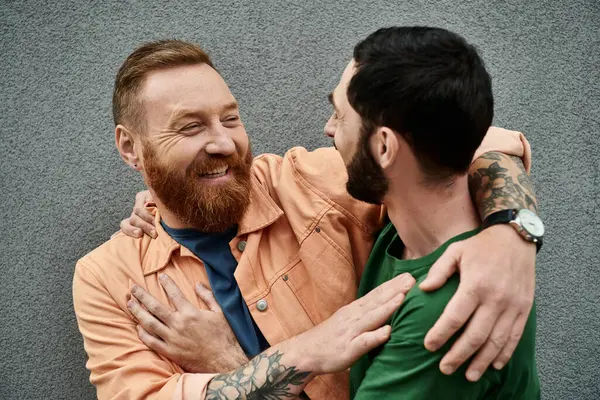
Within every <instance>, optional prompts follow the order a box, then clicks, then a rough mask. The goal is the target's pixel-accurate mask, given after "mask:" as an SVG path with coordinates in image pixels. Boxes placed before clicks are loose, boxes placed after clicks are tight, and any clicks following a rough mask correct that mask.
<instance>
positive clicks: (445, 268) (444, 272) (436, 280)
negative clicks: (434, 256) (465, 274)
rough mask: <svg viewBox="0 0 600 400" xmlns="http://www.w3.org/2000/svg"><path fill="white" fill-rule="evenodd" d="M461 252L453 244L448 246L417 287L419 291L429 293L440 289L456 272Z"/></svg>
mask: <svg viewBox="0 0 600 400" xmlns="http://www.w3.org/2000/svg"><path fill="white" fill-rule="evenodd" d="M461 254H462V252H461V250H460V247H458V246H455V245H454V244H452V245H450V246H448V248H447V249H446V251H445V252H444V254H442V256H441V257H440V258H438V260H437V261H436V262H435V263H434V264H433V265H432V266H431V268H430V269H429V272H428V273H427V278H425V280H424V281H423V282H421V284H420V285H419V289H421V290H423V291H425V292H429V291H432V290H436V289H439V288H441V287H442V286H443V285H444V283H446V281H447V280H448V279H449V278H450V277H451V276H452V275H454V273H455V272H456V271H457V270H458V263H459V260H460V256H461Z"/></svg>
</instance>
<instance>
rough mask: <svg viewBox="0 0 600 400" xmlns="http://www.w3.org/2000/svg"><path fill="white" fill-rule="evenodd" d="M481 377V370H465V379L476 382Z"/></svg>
mask: <svg viewBox="0 0 600 400" xmlns="http://www.w3.org/2000/svg"><path fill="white" fill-rule="evenodd" d="M480 377H481V371H477V370H474V371H468V372H467V379H468V380H469V381H471V382H476V381H477V380H479V378H480Z"/></svg>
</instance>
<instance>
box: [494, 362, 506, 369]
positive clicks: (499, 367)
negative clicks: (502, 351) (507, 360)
mask: <svg viewBox="0 0 600 400" xmlns="http://www.w3.org/2000/svg"><path fill="white" fill-rule="evenodd" d="M503 367H504V363H503V362H501V361H496V362H495V363H494V368H496V369H497V370H500V369H502V368H503Z"/></svg>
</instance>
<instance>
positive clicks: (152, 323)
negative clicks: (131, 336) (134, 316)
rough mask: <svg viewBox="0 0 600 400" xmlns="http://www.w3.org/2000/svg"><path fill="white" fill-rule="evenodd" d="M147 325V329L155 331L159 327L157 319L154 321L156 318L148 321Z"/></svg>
mask: <svg viewBox="0 0 600 400" xmlns="http://www.w3.org/2000/svg"><path fill="white" fill-rule="evenodd" d="M146 326H147V327H148V329H147V330H150V331H152V332H155V331H156V328H157V324H156V321H154V320H150V321H148V322H147V323H146Z"/></svg>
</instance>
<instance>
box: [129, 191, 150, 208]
mask: <svg viewBox="0 0 600 400" xmlns="http://www.w3.org/2000/svg"><path fill="white" fill-rule="evenodd" d="M151 202H153V199H152V195H151V194H150V191H149V190H142V191H141V192H137V193H136V194H135V204H134V207H144V206H145V205H146V203H151Z"/></svg>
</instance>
